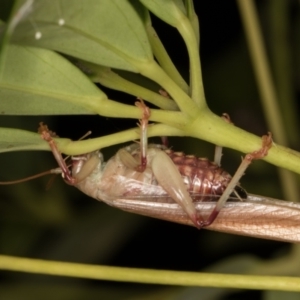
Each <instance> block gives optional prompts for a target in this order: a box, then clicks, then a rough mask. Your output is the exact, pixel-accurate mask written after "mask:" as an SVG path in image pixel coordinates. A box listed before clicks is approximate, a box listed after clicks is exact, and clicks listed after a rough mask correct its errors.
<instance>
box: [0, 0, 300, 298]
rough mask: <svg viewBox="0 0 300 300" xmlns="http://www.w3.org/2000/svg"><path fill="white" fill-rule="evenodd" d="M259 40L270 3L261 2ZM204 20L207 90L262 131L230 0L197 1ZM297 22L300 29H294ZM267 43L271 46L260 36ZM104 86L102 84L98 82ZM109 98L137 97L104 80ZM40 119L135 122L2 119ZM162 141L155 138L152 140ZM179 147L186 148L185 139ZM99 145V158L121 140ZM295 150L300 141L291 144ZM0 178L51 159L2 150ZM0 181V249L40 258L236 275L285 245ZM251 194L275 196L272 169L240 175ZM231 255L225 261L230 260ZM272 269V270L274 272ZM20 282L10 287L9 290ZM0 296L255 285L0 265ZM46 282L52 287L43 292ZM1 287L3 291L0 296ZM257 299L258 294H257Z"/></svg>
mask: <svg viewBox="0 0 300 300" xmlns="http://www.w3.org/2000/svg"><path fill="white" fill-rule="evenodd" d="M287 2H289V14H290V22H291V23H290V26H291V32H290V36H289V37H288V42H289V43H290V44H291V47H293V48H294V49H299V44H297V42H298V43H299V39H298V41H297V39H296V37H295V36H296V32H297V29H298V32H299V21H298V20H299V2H297V1H287ZM257 4H258V10H259V14H260V20H262V25H263V32H264V34H265V36H266V37H267V38H266V42H267V43H269V42H270V41H269V39H268V30H269V23H268V16H269V11H268V8H269V4H270V3H269V1H259V2H258V3H257ZM195 7H196V11H197V14H198V16H199V20H200V27H201V51H200V54H201V62H202V69H203V80H204V87H205V93H206V98H207V101H208V105H209V107H210V108H211V109H212V110H213V111H214V112H215V113H216V114H218V115H220V114H222V113H223V112H227V113H229V114H230V116H231V118H232V120H233V122H234V123H235V125H236V126H239V127H241V128H243V129H245V130H247V131H250V132H253V133H255V134H257V135H259V136H261V135H263V134H265V133H266V132H267V131H268V127H267V125H266V123H265V119H264V115H263V113H262V110H261V104H260V100H259V95H258V91H257V87H256V83H255V79H254V75H253V70H252V66H251V61H250V57H249V52H248V49H247V45H246V41H245V37H244V32H243V27H242V24H241V20H240V16H239V12H238V8H237V5H236V2H235V1H233V0H227V1H222V0H211V1H195ZM153 24H154V27H155V28H156V30H157V32H158V33H159V36H160V38H161V40H162V41H163V42H164V44H165V47H166V48H167V50H168V52H169V53H170V56H171V57H172V59H173V60H174V62H175V64H176V65H177V66H178V68H179V69H180V70H181V72H182V74H185V75H186V78H187V75H188V57H187V53H186V49H185V46H184V44H183V43H182V41H181V38H180V36H179V35H178V33H177V32H176V30H174V29H173V28H170V27H169V26H168V25H165V24H164V23H162V22H161V21H160V20H158V19H156V18H155V17H153ZM297 26H298V27H297ZM267 47H268V49H269V50H272V45H271V44H267ZM297 59H299V58H297V56H296V55H295V57H292V58H291V61H292V62H293V68H292V72H293V73H292V76H291V77H292V81H293V82H292V86H293V93H294V97H295V99H297V98H299V60H298V61H297ZM101 88H102V87H101ZM102 89H103V90H104V92H105V93H107V94H108V95H109V98H110V99H115V100H118V101H122V102H124V103H134V101H135V99H134V98H133V97H132V96H126V95H124V94H121V93H118V92H114V91H110V90H108V89H105V88H102ZM40 121H43V122H45V123H47V124H48V125H49V127H50V128H51V129H52V130H53V131H56V132H57V134H58V135H59V136H61V137H68V138H71V139H74V140H76V139H78V138H79V137H81V136H82V135H83V134H84V133H86V132H87V131H89V130H92V132H93V134H92V137H96V136H102V135H107V134H110V133H113V132H117V131H120V130H124V129H127V128H131V127H133V126H135V124H136V120H121V119H120V120H117V119H108V118H103V117H100V116H88V117H87V116H71V117H70V116H60V117H3V116H2V117H1V119H0V124H1V126H6V127H15V128H23V129H27V130H31V131H35V130H36V129H37V127H38V123H39V122H40ZM153 141H156V142H159V139H153ZM169 141H170V145H172V146H173V148H174V149H176V150H180V151H185V152H186V153H189V154H196V155H198V156H206V157H209V158H210V159H212V158H213V151H214V145H209V144H207V143H206V142H202V141H198V140H195V139H190V138H170V139H169ZM183 145H184V146H183ZM119 147H120V146H118V147H111V148H109V149H104V151H103V152H104V155H105V157H106V158H109V157H111V156H112V155H113V154H114V153H115V152H116V151H117V149H118V148H119ZM293 148H294V149H298V150H299V144H296V143H295V144H294V145H293ZM240 159H241V153H238V152H236V151H232V150H229V149H225V150H224V156H223V163H222V165H223V167H224V168H225V169H227V170H228V171H229V172H230V173H234V171H235V170H236V168H237V166H238V164H239V162H240ZM0 163H1V166H2V167H1V172H0V180H9V179H16V178H22V177H24V176H28V175H31V174H35V173H38V172H41V171H44V170H46V169H50V168H54V167H56V163H55V161H54V159H53V157H52V155H51V153H45V152H23V153H7V154H1V156H0ZM48 180H49V178H42V179H38V180H35V181H32V182H28V183H24V184H19V185H14V186H4V187H1V189H0V193H1V198H0V253H1V254H7V255H15V256H22V257H31V258H41V259H46V260H58V261H70V262H80V263H90V264H103V265H110V266H126V267H138V268H154V269H170V270H183V271H207V270H214V271H216V272H222V271H224V272H227V273H235V272H237V273H242V272H248V271H249V269H251V266H252V263H253V264H254V262H255V261H256V260H257V259H263V260H270V259H272V258H274V257H276V256H280V255H283V254H284V253H287V252H288V251H289V249H290V247H291V246H290V245H289V244H286V243H280V242H274V241H267V240H260V239H255V238H248V237H241V236H234V235H229V234H222V233H217V232H212V231H208V230H201V231H198V230H196V229H195V228H192V227H187V226H181V225H177V224H172V223H168V222H164V221H160V220H154V219H150V218H146V217H141V216H138V215H132V214H129V213H125V212H122V211H118V210H116V209H114V208H111V207H108V206H106V205H105V204H103V203H100V202H98V201H95V200H94V199H91V198H88V197H87V196H85V195H84V194H82V193H81V192H79V191H78V190H76V189H74V188H73V187H70V186H67V185H66V184H64V182H63V181H62V180H61V179H60V178H56V180H55V181H54V182H53V184H52V186H51V188H50V189H49V190H47V191H46V186H47V182H48ZM242 185H243V186H244V187H245V188H246V190H248V191H249V192H251V193H254V194H262V195H267V196H271V197H275V198H282V197H283V195H282V193H281V190H282V189H281V187H280V183H279V181H278V177H277V172H276V169H275V167H273V166H271V165H268V164H267V163H265V162H255V163H254V164H253V165H252V166H251V168H250V169H249V170H248V171H247V174H246V176H244V178H243V179H242ZM242 257H244V258H243V259H242ZM231 261H232V262H233V263H232V265H231V264H230V262H231ZM272 275H276V274H272ZM16 287H17V288H16ZM0 290H2V291H0V298H1V299H40V298H41V297H43V298H44V299H52V298H53V296H54V295H55V298H56V299H87V298H88V297H89V296H90V297H98V298H101V297H102V298H103V299H119V298H121V297H122V299H132V298H134V297H136V299H152V298H153V299H199V298H201V299H241V297H243V298H242V299H253V297H255V299H260V296H261V297H262V294H261V293H260V292H256V291H253V292H247V293H245V292H244V293H239V291H228V290H222V289H208V288H207V289H204V288H203V289H200V288H199V289H195V288H177V287H176V288H173V287H170V288H169V287H160V286H152V285H138V284H127V283H115V282H104V281H92V280H82V279H72V278H61V277H50V276H42V275H41V276H40V275H32V274H22V273H13V272H1V273H0ZM50 290H51V293H49V291H50ZM1 293H3V294H2V295H3V296H6V297H3V296H2V297H1ZM261 299H262V298H261Z"/></svg>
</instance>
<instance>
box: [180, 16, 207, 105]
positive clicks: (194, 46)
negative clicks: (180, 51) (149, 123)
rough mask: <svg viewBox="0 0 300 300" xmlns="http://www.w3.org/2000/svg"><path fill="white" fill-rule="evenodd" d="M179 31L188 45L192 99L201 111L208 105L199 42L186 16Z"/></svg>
mask: <svg viewBox="0 0 300 300" xmlns="http://www.w3.org/2000/svg"><path fill="white" fill-rule="evenodd" d="M177 29H178V31H179V33H180V34H181V36H182V38H183V40H184V42H185V44H186V47H187V50H188V54H189V59H190V86H191V98H192V99H193V100H194V101H195V102H196V103H197V105H198V106H199V107H200V109H201V108H204V107H206V106H207V104H206V101H205V95H204V87H203V81H202V71H201V62H200V56H199V44H198V40H197V37H196V35H195V32H194V30H193V27H192V25H191V23H190V21H189V19H188V18H186V17H185V16H184V17H183V18H182V20H181V22H178V24H177Z"/></svg>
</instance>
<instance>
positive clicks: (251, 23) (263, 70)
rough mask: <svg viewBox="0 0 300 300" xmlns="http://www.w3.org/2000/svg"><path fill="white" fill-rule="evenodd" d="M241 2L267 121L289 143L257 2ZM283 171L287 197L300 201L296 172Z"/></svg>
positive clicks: (282, 179)
mask: <svg viewBox="0 0 300 300" xmlns="http://www.w3.org/2000/svg"><path fill="white" fill-rule="evenodd" d="M237 3H238V5H239V8H240V12H241V16H242V20H243V23H244V27H245V32H246V37H247V40H248V46H249V50H250V54H251V58H252V62H253V67H254V71H255V76H256V79H257V84H258V88H259V92H260V95H261V100H262V104H263V108H264V112H265V116H266V119H267V123H268V125H269V128H270V129H271V130H272V133H273V135H274V138H275V140H276V141H277V142H278V143H280V144H281V145H287V144H288V141H287V137H286V134H285V130H284V124H283V120H282V117H281V114H280V110H279V106H278V99H277V95H276V90H275V86H274V83H273V81H272V76H271V71H270V67H269V65H268V59H267V55H266V51H265V47H264V43H263V38H262V35H261V30H260V27H259V21H258V16H257V12H256V9H255V5H254V3H253V1H251V0H248V1H243V0H238V1H237ZM279 175H280V179H281V182H282V188H283V190H284V194H285V198H286V199H289V200H290V201H298V200H299V194H298V184H297V182H296V179H295V178H294V176H293V175H292V174H290V173H289V172H286V171H284V170H279Z"/></svg>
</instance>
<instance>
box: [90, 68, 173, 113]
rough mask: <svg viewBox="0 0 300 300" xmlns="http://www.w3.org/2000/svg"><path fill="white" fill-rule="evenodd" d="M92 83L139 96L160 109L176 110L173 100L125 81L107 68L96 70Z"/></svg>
mask: <svg viewBox="0 0 300 300" xmlns="http://www.w3.org/2000/svg"><path fill="white" fill-rule="evenodd" d="M93 81H96V82H99V83H101V84H102V85H103V86H105V87H108V88H111V89H114V90H117V91H122V92H125V93H127V94H131V95H134V96H135V97H137V96H139V97H141V98H142V99H144V100H145V101H148V102H150V103H152V104H154V105H156V106H158V107H160V108H162V109H165V110H178V107H177V105H176V103H175V102H174V101H173V100H171V99H168V98H166V97H163V96H161V95H159V94H158V93H155V92H153V91H151V90H148V89H146V88H144V87H142V86H140V85H138V84H135V83H133V82H131V81H129V80H126V79H125V78H123V77H121V76H120V75H118V74H116V73H115V72H113V71H112V70H111V69H109V68H103V67H102V68H101V69H100V68H98V71H97V75H96V76H94V77H93Z"/></svg>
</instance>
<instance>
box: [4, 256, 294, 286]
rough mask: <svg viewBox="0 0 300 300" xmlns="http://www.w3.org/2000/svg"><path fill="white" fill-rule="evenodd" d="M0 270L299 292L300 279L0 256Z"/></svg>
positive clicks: (154, 282) (138, 281) (125, 280)
mask: <svg viewBox="0 0 300 300" xmlns="http://www.w3.org/2000/svg"><path fill="white" fill-rule="evenodd" d="M0 269H2V270H9V271H18V272H28V273H34V274H46V275H56V276H68V277H76V278H88V279H97V280H110V281H121V282H135V283H147V284H162V285H179V286H205V287H218V288H222V287H223V288H240V289H253V290H279V291H298V292H299V291H300V278H295V277H283V276H281V277H280V276H255V275H231V274H213V273H200V272H178V271H167V270H152V269H135V268H120V267H108V266H97V265H87V264H79V263H66V262H59V261H46V260H41V259H29V258H18V257H13V256H6V255H0Z"/></svg>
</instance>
